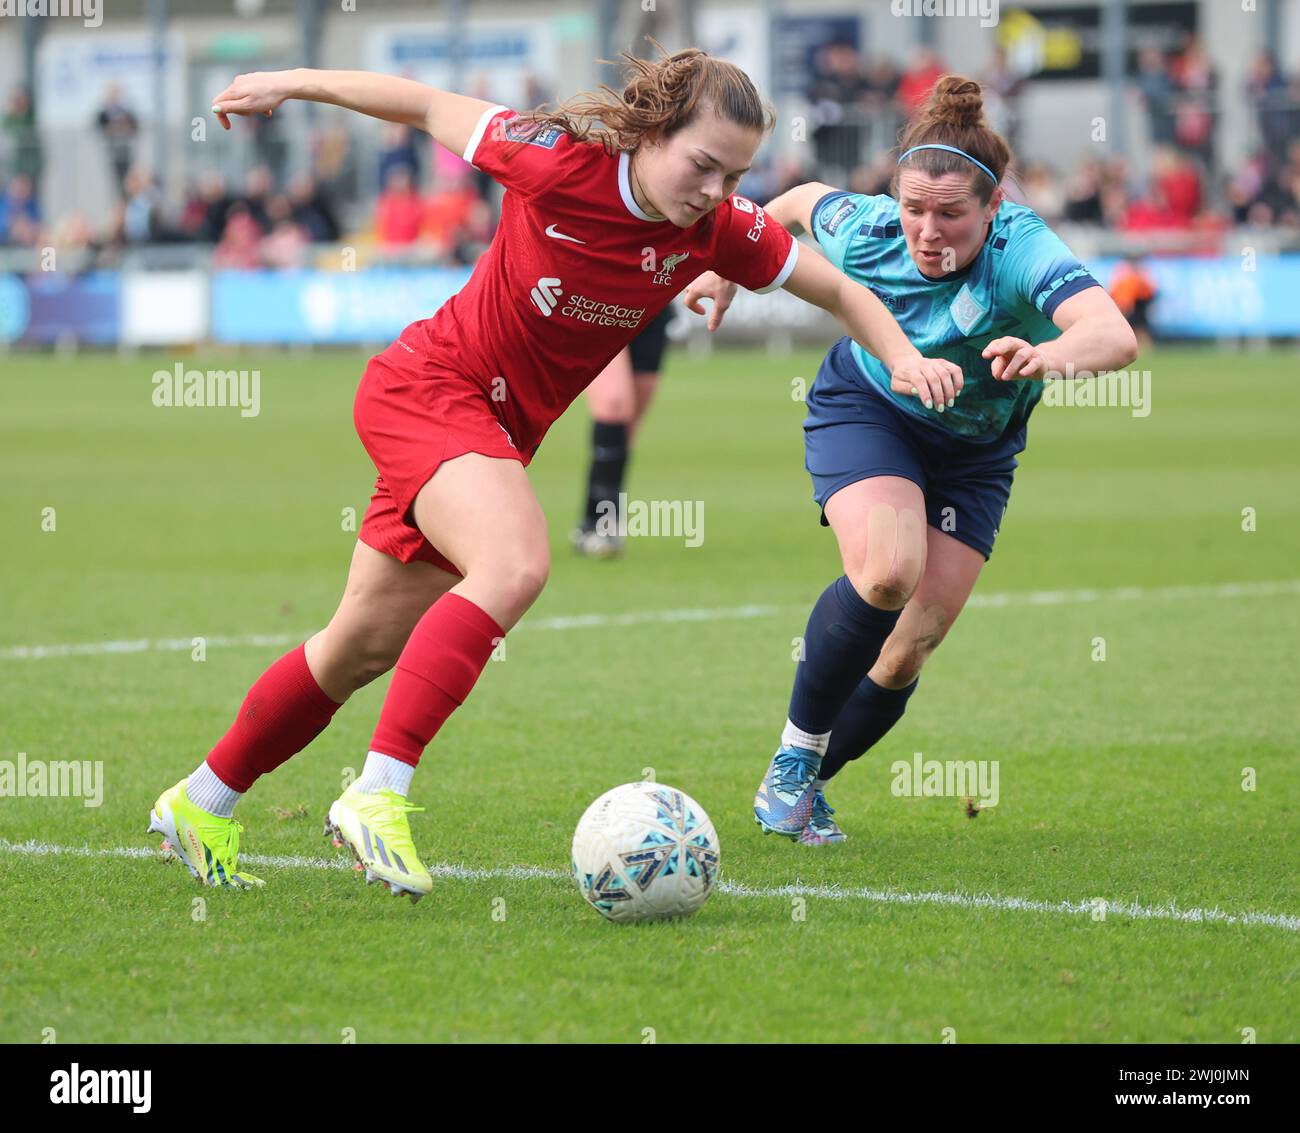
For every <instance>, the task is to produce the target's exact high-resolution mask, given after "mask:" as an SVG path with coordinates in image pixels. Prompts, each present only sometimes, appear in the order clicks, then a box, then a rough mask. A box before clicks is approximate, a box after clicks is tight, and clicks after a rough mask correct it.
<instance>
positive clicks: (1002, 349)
mask: <svg viewBox="0 0 1300 1133" xmlns="http://www.w3.org/2000/svg"><path fill="white" fill-rule="evenodd" d="M1052 322H1054V323H1055V324H1056V325H1057V326H1058V327H1060V328H1061V332H1062V333H1061V335H1060V337H1058V338H1054V339H1052V340H1051V341H1050V342H1044V343H1043V344H1042V345H1040V346H1035V345H1033V344H1032V343H1029V342H1026V341H1025V340H1024V339H1023V338H1012V337H1006V338H995V339H994V340H993V341H992V342H990V343H989V344H988V345H987V346H986V347H984V352H983V353H984V357H985V358H991V359H992V360H993V365H992V371H993V376H994V377H995V378H997V379H998V380H999V381H1004V382H1009V381H1011V380H1013V379H1015V378H1037V379H1040V380H1041V379H1042V378H1044V377H1046V376H1047V375H1048V374H1051V375H1052V376H1053V377H1057V376H1067V375H1068V374H1069V373H1080V372H1083V373H1086V374H1097V373H1101V372H1102V371H1105V370H1113V369H1115V368H1116V367H1119V366H1127V365H1128V364H1129V363H1130V362H1132V361H1133V360H1134V359H1135V358H1136V357H1137V349H1138V348H1137V337H1136V336H1135V335H1134V334H1133V328H1132V327H1131V326H1129V325H1128V320H1127V319H1126V318H1124V316H1123V314H1121V313H1120V309H1119V308H1118V307H1117V306H1116V305H1115V300H1114V299H1112V298H1111V297H1110V296H1109V295H1108V294H1106V290H1105V288H1102V287H1089V288H1086V289H1085V290H1083V291H1080V292H1077V293H1076V294H1074V295H1071V296H1070V297H1069V298H1068V299H1066V300H1064V301H1063V302H1062V303H1061V305H1060V306H1059V307H1057V308H1056V310H1055V311H1054V312H1053V314H1052ZM1067 367H1069V369H1068V370H1067Z"/></svg>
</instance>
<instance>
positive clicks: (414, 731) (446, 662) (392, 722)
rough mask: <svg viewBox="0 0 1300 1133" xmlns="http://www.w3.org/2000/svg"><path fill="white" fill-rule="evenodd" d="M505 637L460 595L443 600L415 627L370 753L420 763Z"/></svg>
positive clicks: (474, 606) (398, 665) (483, 614)
mask: <svg viewBox="0 0 1300 1133" xmlns="http://www.w3.org/2000/svg"><path fill="white" fill-rule="evenodd" d="M503 637H505V630H503V629H502V628H501V627H500V626H499V625H497V623H496V622H494V621H493V620H492V619H491V618H490V617H488V615H487V614H485V613H484V612H483V611H482V610H480V609H479V608H478V607H477V606H476V605H474V603H473V602H471V601H469V600H468V599H466V598H462V597H461V596H460V595H459V594H444V595H443V596H442V597H441V598H439V599H438V600H437V601H436V602H435V603H434V604H433V605H432V606H430V607H429V608H428V610H426V611H425V613H424V617H422V618H421V619H420V620H419V621H418V622H417V623H416V625H415V629H413V630H412V631H411V636H410V638H409V639H408V640H407V642H406V647H405V648H404V649H403V650H402V655H401V656H400V657H399V658H398V659H397V667H396V668H395V669H394V670H393V681H392V683H391V684H390V685H389V686H388V695H387V696H386V697H385V698H384V707H383V710H382V711H381V712H380V713H379V726H378V727H376V728H375V737H374V739H373V740H371V741H370V750H371V751H377V752H379V753H380V754H382V755H390V756H392V757H393V758H394V759H400V760H401V761H402V762H403V763H409V764H410V765H411V766H412V767H414V766H415V765H416V764H418V763H419V762H420V756H421V755H422V754H423V753H424V749H425V748H426V747H427V746H428V744H429V741H430V740H432V739H433V737H434V736H436V735H437V734H438V729H439V728H441V727H442V725H443V723H444V721H445V720H446V719H447V717H448V716H450V715H451V714H452V713H453V712H455V711H456V709H457V708H458V707H460V705H461V704H462V703H463V702H464V700H465V698H466V697H467V696H469V692H470V689H472V688H473V687H474V682H475V681H477V680H478V675H479V673H481V672H482V671H483V666H484V665H486V664H487V663H488V658H489V657H490V656H491V655H492V650H493V648H494V647H495V646H496V643H497V642H498V641H500V640H501V639H502V638H503Z"/></svg>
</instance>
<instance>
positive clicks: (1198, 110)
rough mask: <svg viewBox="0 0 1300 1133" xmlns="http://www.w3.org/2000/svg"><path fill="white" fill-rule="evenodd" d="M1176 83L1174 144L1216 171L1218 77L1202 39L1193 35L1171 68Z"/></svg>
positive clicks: (1171, 74) (1185, 40) (1186, 38)
mask: <svg viewBox="0 0 1300 1133" xmlns="http://www.w3.org/2000/svg"><path fill="white" fill-rule="evenodd" d="M1169 73H1170V77H1171V78H1172V79H1173V82H1174V141H1176V142H1177V143H1178V144H1179V146H1181V147H1182V148H1183V149H1185V150H1187V151H1188V152H1190V153H1192V154H1194V155H1195V156H1196V157H1197V158H1198V159H1199V160H1200V161H1201V163H1202V164H1203V165H1204V167H1205V168H1206V169H1207V170H1212V169H1213V168H1214V115H1215V110H1216V105H1215V99H1216V88H1217V86H1218V81H1219V80H1218V75H1217V73H1216V72H1215V70H1214V64H1213V63H1211V62H1210V57H1209V55H1208V54H1207V53H1206V51H1205V47H1204V46H1203V45H1202V43H1201V41H1200V39H1198V38H1197V37H1196V36H1194V35H1192V34H1191V33H1190V32H1189V33H1188V34H1187V35H1186V36H1185V37H1184V39H1183V50H1182V53H1181V54H1179V55H1178V56H1176V57H1175V58H1174V60H1173V62H1172V63H1171V64H1170V67H1169Z"/></svg>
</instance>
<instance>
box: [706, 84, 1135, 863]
mask: <svg viewBox="0 0 1300 1133" xmlns="http://www.w3.org/2000/svg"><path fill="white" fill-rule="evenodd" d="M901 150H902V155H901V157H900V158H899V161H898V166H897V171H896V173H895V177H894V191H895V194H896V195H894V196H884V195H882V196H873V197H868V196H862V195H859V194H853V193H845V192H840V191H837V190H835V189H832V188H830V187H828V186H826V185H820V184H808V185H801V186H799V187H798V188H796V189H792V190H790V192H788V193H785V194H783V195H782V196H780V197H778V198H777V199H776V200H774V201H773V202H772V203H771V204H769V205H768V206H767V211H768V214H769V215H770V216H772V217H774V218H775V219H777V220H779V221H780V222H781V223H782V224H784V225H785V226H786V227H787V228H789V229H790V231H791V232H792V233H794V234H795V235H798V234H799V233H800V232H801V231H806V232H808V233H809V234H810V235H812V236H813V237H814V238H815V239H816V240H817V242H818V244H819V246H820V247H821V250H822V251H823V253H824V254H825V255H826V257H827V258H828V259H829V260H830V261H831V262H832V263H834V264H835V265H836V266H837V267H839V268H840V269H841V270H842V271H844V272H845V274H847V275H848V276H849V277H850V278H852V279H854V280H856V281H858V282H860V283H864V284H866V285H867V286H868V287H870V288H871V290H872V291H874V292H875V293H876V295H877V296H878V297H879V298H880V299H881V300H882V302H884V304H885V305H886V306H887V307H888V308H889V309H890V310H891V311H892V313H893V314H894V316H895V318H897V319H898V321H899V324H900V325H901V326H902V328H903V330H904V331H905V332H906V333H907V336H908V338H910V339H911V341H912V343H913V344H914V345H915V346H916V347H917V349H919V350H920V351H921V352H922V353H924V354H926V355H928V356H934V357H940V358H947V359H950V360H951V361H953V362H955V363H957V364H958V365H959V366H960V367H961V370H962V374H963V376H964V379H965V385H964V387H963V388H962V389H961V390H960V391H959V392H954V394H953V395H950V396H948V397H946V398H936V397H934V396H932V394H931V393H930V392H928V391H924V390H917V391H898V390H895V389H892V388H891V383H890V377H889V373H888V371H887V370H885V369H884V368H883V367H882V366H881V364H880V362H879V360H878V359H876V358H873V357H872V356H871V355H870V354H868V353H866V352H865V351H863V350H862V349H861V347H858V346H856V345H855V344H854V343H852V342H851V341H849V340H848V339H841V340H840V341H839V342H838V343H836V344H835V346H834V347H832V349H831V351H830V353H829V354H828V355H827V356H826V359H825V361H824V362H823V363H822V367H821V369H820V371H819V372H818V374H817V379H816V381H815V382H814V384H813V388H812V391H811V393H810V394H809V397H808V416H807V419H806V420H805V421H804V434H805V451H806V465H807V468H808V471H809V472H810V473H811V475H812V478H813V485H814V489H815V491H814V498H815V499H816V501H817V503H818V504H820V505H821V507H822V523H823V524H828V525H829V526H830V527H831V528H832V529H833V530H834V532H835V536H836V538H837V540H838V541H839V548H840V557H841V559H842V562H843V565H844V574H843V575H842V576H841V577H840V578H838V579H836V580H835V582H833V583H832V584H831V585H830V586H828V587H827V588H826V590H825V592H824V593H823V594H822V596H821V597H820V598H819V599H818V601H817V603H816V605H815V606H814V607H813V611H812V614H811V616H810V617H809V620H808V628H807V631H806V633H805V636H804V649H803V656H802V657H801V659H800V660H799V663H798V666H797V668H796V671H795V680H794V690H793V693H792V695H791V699H790V709H789V716H788V718H787V720H786V725H785V729H784V731H783V733H782V736H781V743H780V745H779V747H778V750H777V753H776V755H775V756H774V757H773V759H772V762H771V764H770V766H769V767H768V771H767V774H766V776H765V777H764V779H763V782H762V784H761V785H760V786H759V789H758V794H757V796H756V798H755V800H754V814H755V818H756V820H757V821H758V824H759V825H760V826H761V827H762V828H763V830H764V831H765V832H769V833H778V834H784V835H786V836H788V837H791V838H796V839H798V840H799V841H801V842H804V843H805V844H809V845H824V844H826V843H829V842H837V841H842V840H843V839H844V834H843V832H842V831H841V830H840V829H839V827H838V825H837V824H836V823H835V822H834V820H833V819H832V818H831V815H832V813H833V812H832V810H831V808H830V807H829V806H828V805H827V803H826V799H825V796H824V794H823V787H824V786H825V783H826V781H827V780H829V779H830V778H831V777H832V776H834V775H835V774H836V773H837V772H838V771H839V770H840V769H841V768H842V767H843V766H844V764H845V763H847V762H849V761H850V760H853V759H857V758H858V757H859V756H860V755H862V754H863V753H864V752H866V751H867V750H868V749H869V748H870V747H871V746H872V745H873V744H875V743H876V742H877V741H878V740H880V738H881V737H882V736H883V735H884V734H885V733H886V732H887V731H888V730H889V729H890V728H891V727H892V726H893V725H894V724H895V723H897V721H898V720H899V718H900V717H901V716H902V714H903V710H904V707H905V706H906V704H907V700H908V698H909V697H910V696H911V695H912V693H913V692H914V691H915V689H916V685H917V681H918V674H919V673H920V670H921V666H922V665H923V664H924V663H925V660H926V658H927V657H929V655H930V654H931V653H932V652H933V651H934V650H935V649H936V648H937V646H938V645H939V643H940V642H941V641H942V640H943V638H944V635H945V634H946V633H947V632H948V630H949V628H950V627H951V626H952V623H953V622H954V621H955V620H956V618H957V615H958V614H960V613H961V610H962V608H963V606H965V604H966V600H967V598H969V596H970V593H971V590H972V589H973V588H974V586H975V580H976V579H977V578H978V577H979V573H980V569H981V567H982V566H983V565H984V562H985V561H986V560H987V559H988V557H989V555H990V554H991V553H992V550H993V541H994V539H995V537H996V535H997V531H998V525H999V523H1000V522H1001V519H1002V514H1003V512H1004V510H1005V508H1006V505H1007V500H1008V497H1009V495H1010V491H1011V480H1012V475H1013V472H1014V470H1015V468H1016V459H1015V458H1016V454H1017V453H1019V452H1020V451H1022V450H1023V449H1024V447H1025V429H1026V422H1027V421H1028V418H1029V414H1030V412H1031V411H1032V410H1033V407H1034V406H1035V405H1036V404H1037V402H1038V400H1039V399H1040V398H1041V396H1042V392H1043V378H1044V377H1045V376H1047V375H1049V374H1052V375H1054V376H1055V375H1064V374H1070V373H1073V372H1075V371H1090V372H1098V371H1102V370H1110V369H1114V368H1116V367H1121V366H1126V365H1128V364H1129V363H1130V362H1131V361H1133V359H1134V357H1135V356H1136V353H1137V344H1136V340H1135V339H1134V336H1133V331H1132V330H1131V329H1130V327H1129V325H1128V323H1127V322H1126V321H1125V320H1124V316H1123V315H1122V314H1121V313H1120V311H1119V309H1118V308H1117V307H1116V306H1115V304H1114V302H1113V301H1112V300H1111V298H1110V296H1109V295H1108V294H1107V293H1106V291H1105V289H1104V288H1102V287H1101V286H1099V285H1098V283H1097V281H1096V280H1095V279H1093V277H1092V276H1091V275H1090V274H1089V273H1088V271H1087V269H1086V268H1085V267H1083V265H1082V264H1080V263H1079V261H1078V260H1077V259H1076V258H1075V256H1074V255H1073V254H1072V253H1071V252H1070V251H1069V249H1068V248H1066V246H1065V245H1064V244H1063V243H1062V242H1061V241H1060V239H1058V238H1057V237H1056V236H1055V235H1054V234H1053V233H1052V231H1051V230H1050V229H1049V228H1048V227H1047V226H1046V225H1045V224H1044V223H1043V222H1042V220H1041V219H1039V217H1038V215H1037V214H1036V213H1034V212H1033V210H1032V209H1029V208H1026V207H1025V206H1023V205H1017V204H1013V203H1012V202H1010V201H1008V200H1005V199H1004V197H1003V193H1002V189H1001V182H1002V178H1003V175H1004V174H1005V172H1006V170H1007V167H1008V165H1009V164H1010V162H1011V153H1010V150H1009V148H1008V146H1007V144H1006V142H1005V141H1004V140H1003V139H1002V138H1001V137H1000V136H999V135H998V134H997V133H995V132H994V131H993V130H991V129H989V127H988V126H987V124H986V123H985V121H984V116H983V107H982V99H981V95H980V88H979V85H978V84H977V83H975V82H973V81H971V80H969V79H963V78H961V77H958V76H952V75H949V76H945V77H944V78H943V79H941V80H940V81H939V82H938V83H937V84H936V86H935V88H934V91H933V93H932V94H931V97H930V101H929V103H928V105H926V106H925V107H924V108H923V109H922V110H921V111H920V112H919V113H918V115H917V117H916V118H915V119H914V120H913V122H912V124H911V125H910V126H909V127H908V128H907V130H906V133H905V135H904V137H903V140H902V144H901ZM733 292H734V287H732V286H731V285H730V284H727V283H725V282H724V281H722V280H720V279H718V278H717V277H716V276H712V275H708V276H703V277H701V278H700V279H698V280H696V281H695V283H693V284H692V285H691V287H690V288H689V289H688V290H687V292H686V294H685V296H684V298H685V301H686V303H687V306H689V307H690V308H691V309H692V310H694V311H696V312H697V313H703V310H702V308H701V307H700V306H699V300H700V299H701V298H709V299H712V300H713V311H712V313H711V316H710V321H709V326H710V328H711V329H713V328H716V326H717V325H718V323H719V321H720V319H721V316H722V312H723V311H725V309H726V307H727V305H728V304H729V302H730V298H731V294H732V293H733ZM1067 367H1073V369H1068V368H1067Z"/></svg>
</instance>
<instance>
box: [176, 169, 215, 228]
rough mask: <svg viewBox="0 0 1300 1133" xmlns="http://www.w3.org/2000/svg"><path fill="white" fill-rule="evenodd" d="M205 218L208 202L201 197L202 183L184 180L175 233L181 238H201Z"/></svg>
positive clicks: (205, 221)
mask: <svg viewBox="0 0 1300 1133" xmlns="http://www.w3.org/2000/svg"><path fill="white" fill-rule="evenodd" d="M207 218H208V204H207V201H205V200H204V199H203V188H202V185H201V184H196V183H195V182H193V181H188V182H186V184H185V190H184V196H183V199H182V201H181V213H180V219H179V221H178V222H177V225H176V229H177V235H178V236H179V237H180V238H181V239H182V240H188V241H200V240H202V239H203V228H204V225H205V224H206V223H207Z"/></svg>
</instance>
